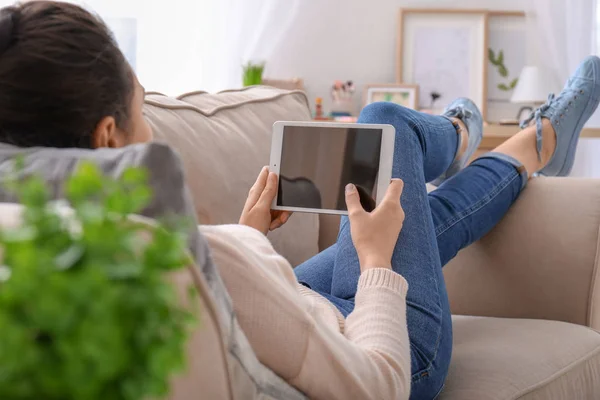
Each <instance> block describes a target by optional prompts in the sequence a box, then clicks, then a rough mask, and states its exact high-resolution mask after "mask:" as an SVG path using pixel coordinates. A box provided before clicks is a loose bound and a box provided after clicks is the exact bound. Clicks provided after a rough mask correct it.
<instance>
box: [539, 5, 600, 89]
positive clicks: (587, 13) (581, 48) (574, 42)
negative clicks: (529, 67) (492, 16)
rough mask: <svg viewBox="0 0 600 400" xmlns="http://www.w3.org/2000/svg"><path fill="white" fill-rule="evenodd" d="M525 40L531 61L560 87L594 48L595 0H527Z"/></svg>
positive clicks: (593, 51)
mask: <svg viewBox="0 0 600 400" xmlns="http://www.w3.org/2000/svg"><path fill="white" fill-rule="evenodd" d="M530 4H531V10H530V12H529V15H530V17H531V19H530V21H531V23H530V24H529V26H530V29H531V30H530V32H529V40H530V42H531V46H530V47H533V50H534V51H535V53H536V57H535V59H536V60H535V62H536V63H537V64H539V65H540V66H544V67H545V68H546V69H548V70H549V71H550V72H551V73H552V74H553V75H554V78H555V80H556V82H554V85H555V86H556V85H559V87H562V85H563V84H564V82H565V81H566V80H567V78H568V77H569V75H570V74H571V73H572V72H573V71H574V70H575V68H576V67H577V65H578V64H579V62H580V61H581V60H582V59H583V58H585V57H586V56H588V55H590V54H595V53H596V52H597V47H596V35H595V32H596V27H597V23H598V21H597V14H596V0H533V1H531V3H530Z"/></svg>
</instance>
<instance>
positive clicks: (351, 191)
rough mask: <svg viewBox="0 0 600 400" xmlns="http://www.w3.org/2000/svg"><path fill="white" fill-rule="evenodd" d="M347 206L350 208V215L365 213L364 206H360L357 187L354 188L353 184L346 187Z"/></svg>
mask: <svg viewBox="0 0 600 400" xmlns="http://www.w3.org/2000/svg"><path fill="white" fill-rule="evenodd" d="M346 206H347V207H348V214H349V215H352V214H356V213H357V212H362V211H364V210H363V207H362V204H360V196H359V195H358V190H356V186H354V185H353V184H352V183H349V184H348V185H347V186H346Z"/></svg>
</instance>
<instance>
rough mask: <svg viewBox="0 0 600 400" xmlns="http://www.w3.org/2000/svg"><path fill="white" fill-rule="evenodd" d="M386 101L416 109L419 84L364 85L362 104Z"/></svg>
mask: <svg viewBox="0 0 600 400" xmlns="http://www.w3.org/2000/svg"><path fill="white" fill-rule="evenodd" d="M378 101H388V102H392V103H394V104H398V105H401V106H404V107H407V108H412V109H413V110H416V109H417V108H418V105H419V85H407V84H402V83H396V84H394V83H379V84H368V85H365V87H364V94H363V104H364V105H367V104H371V103H375V102H378Z"/></svg>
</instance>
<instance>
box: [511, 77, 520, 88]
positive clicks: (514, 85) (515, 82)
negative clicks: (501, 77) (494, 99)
mask: <svg viewBox="0 0 600 400" xmlns="http://www.w3.org/2000/svg"><path fill="white" fill-rule="evenodd" d="M518 83H519V78H515V79H513V80H512V81H511V82H510V88H511V89H514V88H515V87H517V84H518Z"/></svg>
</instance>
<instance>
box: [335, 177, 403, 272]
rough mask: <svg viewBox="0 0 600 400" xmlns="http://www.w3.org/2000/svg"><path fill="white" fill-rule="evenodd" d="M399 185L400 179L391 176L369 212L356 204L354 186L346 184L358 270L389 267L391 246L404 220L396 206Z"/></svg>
mask: <svg viewBox="0 0 600 400" xmlns="http://www.w3.org/2000/svg"><path fill="white" fill-rule="evenodd" d="M403 188H404V182H402V180H400V179H392V182H391V183H390V186H389V187H388V190H387V192H386V194H385V197H384V198H383V201H382V202H381V204H380V205H379V206H378V207H377V208H375V210H373V211H372V212H370V213H369V212H367V211H365V210H364V209H363V207H362V205H361V203H360V197H359V194H358V191H357V190H356V186H354V185H353V184H349V185H348V186H346V205H347V206H348V216H349V218H350V233H351V235H352V242H353V243H354V247H355V248H356V252H357V253H358V259H359V261H360V269H361V271H365V270H366V269H369V268H391V265H392V254H393V252H394V247H395V246H396V241H397V240H398V235H399V234H400V231H401V230H402V224H403V223H404V211H403V210H402V206H401V205H400V197H401V196H402V189H403Z"/></svg>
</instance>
